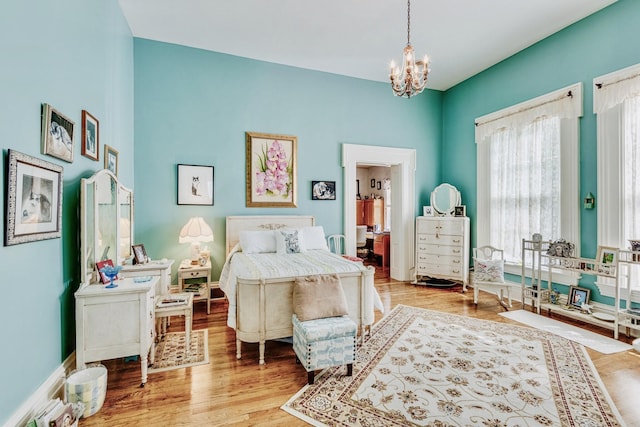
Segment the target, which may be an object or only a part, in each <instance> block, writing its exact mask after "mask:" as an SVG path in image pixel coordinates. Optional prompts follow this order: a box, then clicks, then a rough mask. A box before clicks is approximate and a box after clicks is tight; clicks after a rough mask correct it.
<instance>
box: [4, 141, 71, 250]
mask: <svg viewBox="0 0 640 427" xmlns="http://www.w3.org/2000/svg"><path fill="white" fill-rule="evenodd" d="M62 173H63V168H62V166H59V165H56V164H53V163H49V162H47V161H44V160H41V159H38V158H35V157H31V156H29V155H27V154H23V153H20V152H18V151H15V150H9V153H8V163H7V190H6V195H7V196H6V197H7V198H6V211H5V212H6V218H5V225H6V227H5V239H4V244H5V246H9V245H15V244H18V243H26V242H33V241H37V240H45V239H55V238H58V237H60V236H61V235H62Z"/></svg>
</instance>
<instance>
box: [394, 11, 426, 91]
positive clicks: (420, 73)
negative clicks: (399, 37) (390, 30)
mask: <svg viewBox="0 0 640 427" xmlns="http://www.w3.org/2000/svg"><path fill="white" fill-rule="evenodd" d="M410 34H411V0H407V46H406V47H405V48H404V51H403V57H402V69H401V70H400V69H398V67H397V66H396V64H395V62H393V61H391V70H390V72H389V78H390V79H391V89H393V93H394V94H395V95H396V96H406V97H407V98H411V96H412V95H417V94H419V93H420V92H422V91H423V90H424V87H425V86H426V85H427V76H428V75H429V71H431V70H430V69H429V58H428V57H427V56H426V55H425V57H424V59H422V60H418V61H416V58H415V53H414V50H413V47H412V46H411V36H410Z"/></svg>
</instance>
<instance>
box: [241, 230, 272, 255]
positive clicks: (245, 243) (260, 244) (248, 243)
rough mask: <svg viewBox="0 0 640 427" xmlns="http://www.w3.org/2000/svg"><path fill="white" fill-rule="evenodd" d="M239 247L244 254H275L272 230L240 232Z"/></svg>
mask: <svg viewBox="0 0 640 427" xmlns="http://www.w3.org/2000/svg"><path fill="white" fill-rule="evenodd" d="M240 247H241V248H242V252H244V253H246V254H261V253H268V252H276V238H275V235H274V233H273V231H272V230H245V231H241V232H240Z"/></svg>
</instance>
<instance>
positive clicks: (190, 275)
mask: <svg viewBox="0 0 640 427" xmlns="http://www.w3.org/2000/svg"><path fill="white" fill-rule="evenodd" d="M208 275H209V272H208V271H206V270H200V271H181V272H180V277H181V278H182V279H183V280H184V279H195V278H196V277H207V276H208Z"/></svg>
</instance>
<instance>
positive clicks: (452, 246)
mask: <svg viewBox="0 0 640 427" xmlns="http://www.w3.org/2000/svg"><path fill="white" fill-rule="evenodd" d="M461 202H462V200H461V197H460V192H459V191H458V189H457V188H456V187H455V186H453V185H451V184H447V183H444V184H440V185H439V186H437V187H436V188H435V189H434V190H433V191H432V192H431V215H430V216H419V217H417V218H416V263H415V279H414V281H413V283H414V284H420V285H429V286H440V287H449V286H453V285H455V284H456V283H458V282H460V283H462V285H463V291H466V289H467V285H468V283H469V218H468V217H466V216H456V215H455V214H456V213H458V212H460V211H459V210H458V212H457V210H456V207H458V208H459V207H460V206H461Z"/></svg>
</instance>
